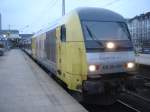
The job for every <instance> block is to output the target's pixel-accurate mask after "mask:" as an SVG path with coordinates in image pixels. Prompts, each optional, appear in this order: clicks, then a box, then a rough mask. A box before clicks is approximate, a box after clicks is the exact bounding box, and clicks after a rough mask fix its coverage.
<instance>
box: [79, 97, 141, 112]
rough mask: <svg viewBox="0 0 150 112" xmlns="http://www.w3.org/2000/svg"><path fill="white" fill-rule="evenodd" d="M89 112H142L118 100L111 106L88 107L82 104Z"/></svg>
mask: <svg viewBox="0 0 150 112" xmlns="http://www.w3.org/2000/svg"><path fill="white" fill-rule="evenodd" d="M82 105H83V106H84V107H85V108H86V109H87V110H88V111H89V112H141V111H139V110H138V109H136V108H134V107H132V106H130V105H128V104H127V103H125V102H123V101H121V100H117V102H116V103H115V104H113V105H110V106H99V105H88V104H82Z"/></svg>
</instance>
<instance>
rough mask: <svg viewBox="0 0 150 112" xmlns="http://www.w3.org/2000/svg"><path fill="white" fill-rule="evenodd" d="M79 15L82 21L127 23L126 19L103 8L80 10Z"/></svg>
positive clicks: (78, 10)
mask: <svg viewBox="0 0 150 112" xmlns="http://www.w3.org/2000/svg"><path fill="white" fill-rule="evenodd" d="M77 13H78V14H79V17H80V20H89V21H90V20H97V21H118V22H125V19H124V18H123V17H122V16H121V15H119V14H117V13H115V12H113V11H110V10H107V9H102V8H94V7H87V8H78V9H77Z"/></svg>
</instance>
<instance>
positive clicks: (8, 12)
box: [0, 0, 150, 33]
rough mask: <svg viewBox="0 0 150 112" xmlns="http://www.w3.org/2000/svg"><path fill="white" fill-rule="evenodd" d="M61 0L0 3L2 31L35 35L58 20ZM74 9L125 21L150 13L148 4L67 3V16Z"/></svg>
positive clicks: (112, 0)
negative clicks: (100, 10)
mask: <svg viewBox="0 0 150 112" xmlns="http://www.w3.org/2000/svg"><path fill="white" fill-rule="evenodd" d="M61 3H62V0H0V13H1V15H2V28H3V29H9V28H10V29H17V30H19V31H20V33H36V32H38V31H39V30H40V29H43V28H44V27H46V26H48V25H50V24H51V23H52V22H53V21H55V20H56V19H58V18H60V17H61V12H62V11H61V6H62V5H61ZM77 7H99V8H106V9H110V10H112V11H115V12H117V13H119V14H121V15H122V16H124V17H125V18H132V17H134V16H136V15H139V14H142V13H146V12H150V0H66V13H69V11H71V10H73V9H75V8H77Z"/></svg>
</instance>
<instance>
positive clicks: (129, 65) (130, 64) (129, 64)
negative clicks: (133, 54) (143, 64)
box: [127, 62, 135, 69]
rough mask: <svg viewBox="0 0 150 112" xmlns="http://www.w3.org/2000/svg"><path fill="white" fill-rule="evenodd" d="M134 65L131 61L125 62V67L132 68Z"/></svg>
mask: <svg viewBox="0 0 150 112" xmlns="http://www.w3.org/2000/svg"><path fill="white" fill-rule="evenodd" d="M134 67H135V63H133V62H128V63H127V68H129V69H132V68H134Z"/></svg>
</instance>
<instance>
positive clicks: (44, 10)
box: [28, 0, 59, 28]
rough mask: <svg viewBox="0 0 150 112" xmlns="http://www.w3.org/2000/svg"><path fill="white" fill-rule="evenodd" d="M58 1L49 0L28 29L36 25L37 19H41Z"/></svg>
mask: <svg viewBox="0 0 150 112" xmlns="http://www.w3.org/2000/svg"><path fill="white" fill-rule="evenodd" d="M58 1H59V0H51V1H50V2H49V3H48V4H47V5H46V6H45V8H44V9H43V10H42V11H41V12H40V14H39V15H38V17H36V19H35V20H34V21H33V22H31V24H30V25H28V28H31V27H32V26H33V25H36V24H37V23H38V21H39V19H37V18H40V17H43V16H44V14H45V13H46V12H47V11H48V10H49V9H52V8H53V7H54V6H55V5H56V4H57V2H58ZM42 26H44V25H42Z"/></svg>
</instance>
